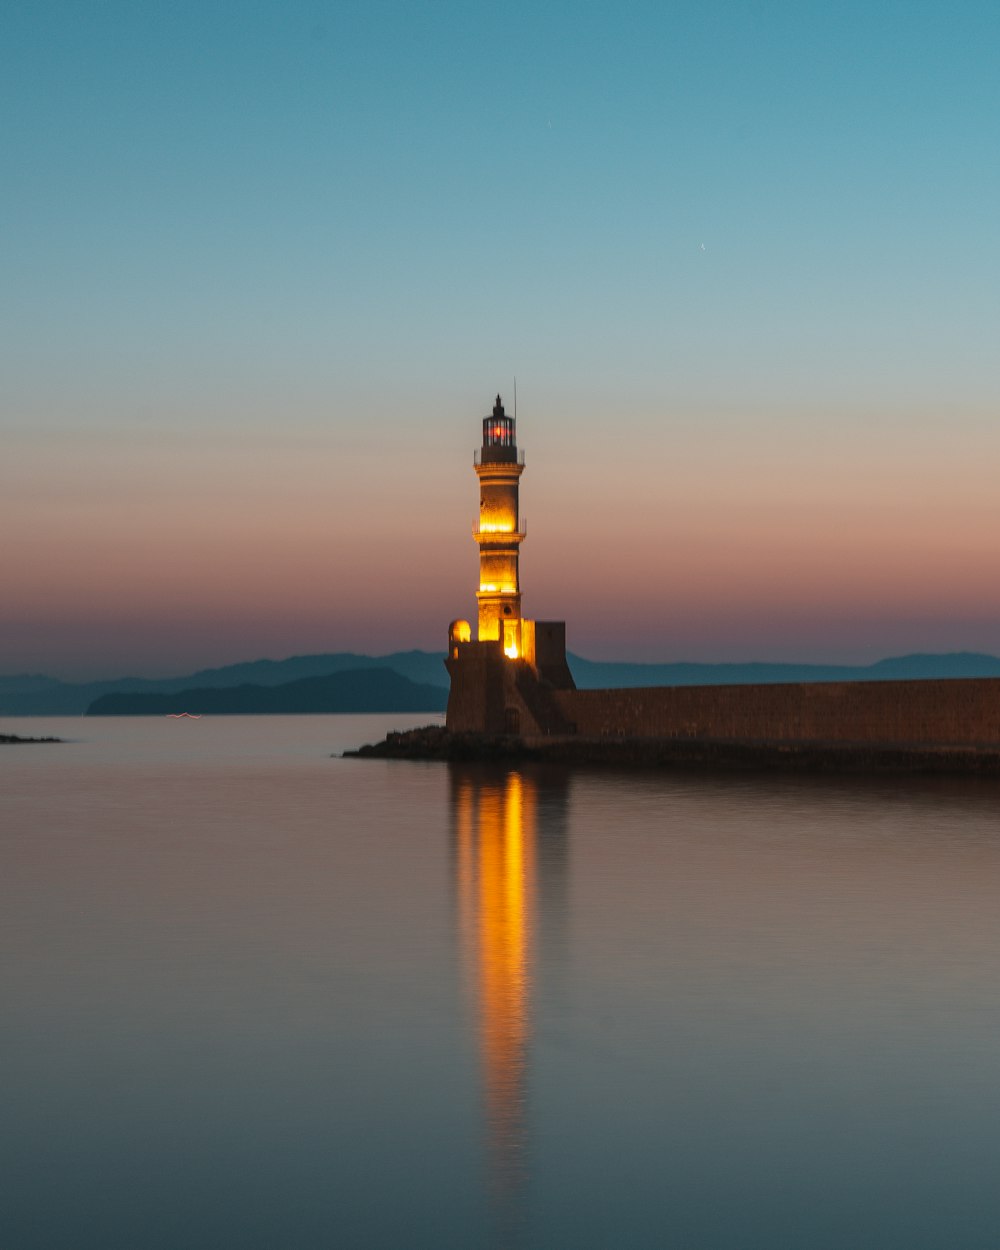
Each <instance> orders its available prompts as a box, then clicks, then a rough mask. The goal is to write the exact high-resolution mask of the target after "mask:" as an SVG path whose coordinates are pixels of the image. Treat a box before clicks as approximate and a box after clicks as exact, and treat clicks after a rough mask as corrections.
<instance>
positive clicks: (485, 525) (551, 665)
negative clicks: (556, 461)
mask: <svg viewBox="0 0 1000 1250" xmlns="http://www.w3.org/2000/svg"><path fill="white" fill-rule="evenodd" d="M473 467H474V468H475V471H476V477H477V478H478V480H479V517H478V519H477V520H476V523H475V525H474V526H473V527H472V536H473V538H474V539H475V540H476V544H477V546H478V548H479V588H478V590H477V591H476V603H477V606H478V609H479V634H478V637H477V639H476V641H475V642H473V640H472V626H471V625H470V623H469V622H468V621H466V620H461V619H460V620H454V621H452V622H451V624H450V625H449V626H448V655H447V658H446V659H445V667H446V668H447V669H448V675H449V677H450V678H451V688H450V690H449V692H448V714H447V719H446V724H447V726H448V728H449V729H450V730H451V731H452V732H453V733H486V734H518V735H521V736H529V737H530V736H537V735H543V734H553V733H572V732H573V727H572V724H571V722H569V721H568V720H567V719H566V717H565V716H564V715H563V714H562V712H561V710H560V707H559V704H558V700H557V699H556V692H557V691H560V690H573V689H575V687H574V684H573V675H572V673H571V672H570V671H569V665H568V664H567V663H566V624H565V622H564V621H534V620H531V621H528V620H525V619H524V617H523V616H522V615H521V580H520V575H519V572H518V556H519V554H520V551H521V543H522V542H523V541H524V529H525V527H524V518H523V517H522V516H521V508H520V501H519V499H518V488H519V486H520V482H521V474H522V473H523V472H524V453H523V452H521V451H518V449H517V431H516V429H515V428H514V418H513V417H510V416H508V415H507V413H506V412H504V407H503V400H502V399H501V398H500V396H499V395H498V396H497V398H496V403H495V404H494V405H493V411H492V412H491V413H490V415H489V416H488V417H484V418H483V443H482V446H481V447H479V448H478V449H477V450H476V452H475V455H474V457H473Z"/></svg>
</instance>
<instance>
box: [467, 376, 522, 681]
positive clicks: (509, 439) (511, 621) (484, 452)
mask: <svg viewBox="0 0 1000 1250" xmlns="http://www.w3.org/2000/svg"><path fill="white" fill-rule="evenodd" d="M473 464H474V467H475V470H476V477H478V478H479V519H478V521H477V522H476V525H475V527H474V529H473V537H474V538H475V540H476V542H477V543H478V545H479V589H478V591H477V592H476V600H477V603H478V605H479V641H480V642H500V643H502V644H503V651H504V654H505V655H506V656H507V657H508V658H509V659H512V660H516V659H517V658H518V657H519V656H520V655H521V654H522V650H523V648H522V637H521V633H522V630H521V583H520V579H519V576H518V553H519V551H520V546H521V543H522V542H523V541H524V523H523V521H522V520H521V513H520V507H519V502H518V484H519V480H520V477H521V474H522V473H523V472H524V452H523V451H522V452H519V451H518V449H517V430H516V428H515V422H514V418H513V417H509V416H508V415H507V414H506V413H505V412H504V407H503V401H502V400H501V398H500V396H499V395H497V398H496V403H495V404H494V405H493V411H492V413H491V414H490V415H489V416H488V417H484V418H483V445H482V447H481V448H480V449H479V450H478V451H477V452H476V453H475V457H474V461H473Z"/></svg>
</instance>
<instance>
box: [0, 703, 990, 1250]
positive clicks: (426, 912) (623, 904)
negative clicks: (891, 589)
mask: <svg viewBox="0 0 1000 1250" xmlns="http://www.w3.org/2000/svg"><path fill="white" fill-rule="evenodd" d="M426 719H427V718H426V717H411V718H405V717H391V718H385V717H319V716H317V717H257V718H252V717H247V718H241V717H232V718H216V719H207V718H206V719H203V720H200V721H186V722H185V721H180V722H178V721H170V720H166V719H163V720H159V719H157V720H152V719H149V720H146V719H95V720H88V719H82V718H81V719H74V720H65V721H49V720H30V721H20V722H18V721H11V720H7V721H5V722H3V723H2V724H0V730H8V731H11V730H12V731H14V732H18V731H20V732H22V733H36V734H37V733H42V732H55V733H58V734H60V735H61V736H64V737H66V738H68V739H70V741H68V742H67V743H66V744H64V745H58V746H37V747H0V999H2V1015H0V1047H2V1055H0V1059H2V1066H0V1175H2V1177H3V1183H2V1187H0V1246H2V1247H3V1248H4V1250H21V1248H22V1247H39V1248H43V1247H44V1248H45V1250H53V1248H61V1247H72V1248H74V1250H76V1248H89V1247H95V1248H96V1247H100V1248H101V1250H118V1248H122V1250H125V1248H128V1250H147V1248H148V1250H153V1248H160V1247H163V1248H169V1250H189V1248H196V1250H200V1248H202V1247H205V1248H208V1247H211V1248H213V1250H217V1248H218V1247H230V1246H231V1247H238V1248H240V1250H251V1248H256V1247H261V1248H267V1250H272V1248H273V1250H290V1248H295V1250H297V1248H298V1247H309V1248H312V1247H337V1248H339V1247H344V1248H345V1250H355V1248H357V1250H364V1248H365V1247H373V1248H382V1247H385V1248H389V1250H396V1248H399V1250H423V1248H424V1247H426V1248H427V1250H448V1248H450V1247H456V1248H461V1250H476V1248H479V1247H483V1248H493V1247H495V1248H497V1250H500V1248H504V1247H510V1248H513V1250H562V1248H563V1247H565V1248H566V1250H590V1248H591V1247H592V1248H593V1250H632V1248H635V1250H645V1248H646V1247H649V1248H650V1250H652V1248H656V1250H663V1248H673V1247H676V1248H677V1250H716V1248H718V1250H723V1248H724V1250H749V1248H751V1247H752V1248H754V1250H756V1248H760V1250H782V1248H785V1247H788V1248H795V1250H800V1248H802V1250H822V1248H824V1247H830V1248H836V1250H861V1248H867V1247H871V1248H872V1250H894V1248H896V1247H898V1248H899V1250H920V1248H923V1247H926V1248H927V1250H971V1248H972V1247H982V1248H983V1250H987V1248H988V1250H995V1248H996V1247H997V1246H998V1245H1000V1177H998V1166H1000V1050H998V1040H1000V916H998V907H997V900H998V887H1000V787H997V786H996V785H992V784H988V783H979V784H975V783H970V782H961V783H952V782H946V781H940V780H937V781H923V780H912V779H898V780H886V781H878V782H864V781H845V780H838V781H818V782H809V781H803V780H802V779H794V778H768V779H763V780H759V779H732V778H730V779H726V778H715V777H711V778H710V777H677V776H670V775H642V774H621V773H619V774H615V773H611V772H609V773H596V772H591V773H586V772H580V773H572V772H562V771H552V770H548V769H545V770H536V769H532V768H522V769H491V768H483V767H478V768H469V767H449V766H447V765H442V764H419V763H404V762H387V761H356V760H343V759H339V758H331V755H332V754H333V753H335V752H340V751H342V750H343V749H344V748H346V747H351V746H355V745H358V744H359V743H361V742H364V741H371V740H373V739H375V738H377V737H380V736H382V734H383V733H384V731H385V730H386V729H387V728H391V727H398V728H405V727H407V726H408V725H412V724H415V723H421V722H424V721H426Z"/></svg>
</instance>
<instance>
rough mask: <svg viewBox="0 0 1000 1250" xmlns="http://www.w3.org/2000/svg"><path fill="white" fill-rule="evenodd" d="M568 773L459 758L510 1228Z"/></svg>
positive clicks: (493, 1183) (562, 901) (488, 1096)
mask: <svg viewBox="0 0 1000 1250" xmlns="http://www.w3.org/2000/svg"><path fill="white" fill-rule="evenodd" d="M566 787H567V781H566V778H565V777H564V776H559V775H554V776H544V775H542V776H540V775H536V774H530V773H525V772H517V771H510V772H500V771H495V770H489V771H488V770H483V769H475V768H463V767H454V768H453V769H452V773H451V811H452V829H453V845H452V852H453V859H452V863H453V870H454V883H455V898H456V907H457V912H458V933H459V941H460V945H461V954H462V962H463V966H464V972H465V977H466V987H467V992H468V994H469V997H470V999H471V1001H472V1002H474V1004H475V1009H476V1015H477V1020H478V1032H479V1049H480V1061H481V1065H482V1082H483V1102H484V1111H485V1121H486V1151H485V1153H486V1158H487V1162H488V1169H489V1183H490V1187H491V1190H492V1194H493V1197H494V1200H495V1201H496V1203H497V1204H498V1206H499V1208H500V1211H501V1214H502V1216H503V1218H504V1223H505V1224H506V1225H507V1226H508V1227H507V1236H508V1238H510V1237H511V1236H512V1234H513V1228H512V1225H514V1224H516V1223H517V1222H518V1219H519V1212H520V1207H521V1203H522V1201H523V1195H524V1189H525V1185H526V1182H527V1180H528V1170H529V1169H528V1148H529V1129H530V1117H529V1056H530V1044H531V1033H532V1018H533V1010H532V1005H533V998H534V996H535V994H536V992H537V980H538V968H539V964H540V958H539V947H540V944H544V945H545V946H546V947H547V948H549V949H550V950H551V953H552V956H553V959H554V961H555V963H556V964H558V962H559V958H558V956H559V952H560V951H561V950H563V949H564V946H565V944H564V942H563V940H562V936H563V929H564V925H565V916H566V882H567V869H568V853H567V846H568V842H567V837H566Z"/></svg>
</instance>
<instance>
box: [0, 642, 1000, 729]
mask: <svg viewBox="0 0 1000 1250" xmlns="http://www.w3.org/2000/svg"><path fill="white" fill-rule="evenodd" d="M443 659H444V653H443V652H430V651H397V652H394V653H393V654H391V655H383V656H370V655H356V654H354V653H352V652H335V653H333V654H329V655H299V656H292V657H291V658H290V659H287V660H254V661H252V662H250V663H245V664H230V665H227V666H226V667H224V668H207V669H201V670H200V671H199V672H197V673H192V674H190V675H189V676H186V677H173V678H166V679H162V680H151V679H148V678H142V677H124V678H119V679H117V680H108V681H96V682H81V683H73V682H63V681H58V680H57V679H55V678H53V677H46V676H44V675H42V674H38V673H34V674H27V675H21V676H11V677H0V715H3V716H79V715H83V714H84V713H86V712H87V711H88V709H91V706H92V705H95V704H97V703H98V702H99V701H101V706H100V707H99V708H98V707H94V709H93V710H94V712H95V714H105V715H111V714H112V713H110V712H109V711H108V710H107V709H108V704H107V703H106V702H104V699H105V696H110V695H116V696H117V695H140V694H141V695H158V696H171V698H172V699H173V697H174V696H183V698H184V699H185V700H187V701H188V705H187V706H184V707H175V706H173V703H172V704H171V707H170V708H169V709H168V710H171V711H174V710H176V711H188V712H197V711H198V710H199V708H198V707H195V706H193V704H192V694H193V692H195V691H201V692H209V691H211V692H215V693H216V694H217V693H219V692H222V691H232V690H234V689H237V688H239V687H244V688H248V689H249V690H251V691H255V692H257V693H255V694H253V695H251V694H247V693H244V694H241V695H239V696H235V695H234V696H232V698H231V700H230V703H231V707H230V708H229V709H228V710H231V711H235V710H243V711H248V712H249V711H259V712H276V711H279V710H280V711H292V710H300V711H326V710H330V711H358V712H381V711H385V712H403V711H418V712H422V711H427V712H432V711H439V710H440V709H441V708H442V707H443V706H444V700H445V699H446V697H447V689H448V674H447V672H446V671H445V667H444V664H443V663H442V661H443ZM569 665H570V668H571V669H572V672H573V676H574V678H575V679H576V683H577V685H578V686H579V687H580V688H581V689H584V690H587V689H600V688H602V687H615V686H618V687H635V686H720V685H746V684H747V683H751V682H760V683H763V684H769V683H772V682H793V681H890V680H903V679H907V680H919V679H921V678H932V677H1000V659H998V658H997V657H996V656H993V655H977V654H974V653H971V652H966V651H961V652H952V653H948V654H944V655H904V656H899V657H896V658H894V659H888V660H880V661H879V662H878V663H877V664H869V665H863V666H848V665H835V664H760V663H748V664H684V663H681V664H629V663H617V662H610V661H609V662H602V661H595V660H585V659H583V658H582V657H580V656H577V655H570V656H569ZM387 669H388V670H391V671H392V674H393V675H394V676H396V677H399V678H402V679H404V683H403V684H398V685H390V684H389V683H388V682H387V680H386V678H385V677H384V676H380V675H377V674H379V673H384V671H385V670H387ZM365 672H367V673H368V674H369V677H368V679H367V684H366V680H365V679H364V678H363V677H362V676H361V674H363V673H365ZM338 673H340V674H348V673H353V674H355V676H353V677H352V678H351V681H350V683H347V684H344V685H342V686H341V689H340V691H339V692H336V691H335V688H334V687H335V683H334V684H329V683H327V684H324V683H323V681H322V679H325V678H330V677H332V676H334V675H335V674H338ZM310 684H311V685H312V686H313V687H314V689H313V690H312V691H311V692H310V690H308V689H307V686H309V685H310ZM276 687H283V688H285V689H284V693H283V694H281V695H280V696H273V697H272V696H271V695H269V694H267V691H268V690H271V689H273V688H276ZM291 687H296V689H291ZM414 689H415V690H416V692H417V693H416V694H414ZM348 690H350V691H351V693H350V695H348V693H347V692H348ZM341 698H342V699H348V698H349V699H350V700H352V701H353V702H352V703H351V706H350V707H347V706H338V707H336V708H335V707H333V706H329V707H327V706H320V705H323V704H325V703H329V702H330V701H331V700H335V699H341ZM414 698H415V699H417V702H416V703H414V702H413V701H412V700H413V699H414ZM240 700H242V701H243V702H242V703H241V704H240V706H239V708H237V706H236V704H237V703H239V702H240ZM386 700H388V703H389V704H391V706H390V705H388V704H387V702H386ZM280 701H284V703H285V706H282V707H280V708H279V707H277V706H275V703H276V702H280ZM289 701H292V702H297V703H298V704H299V706H297V707H296V708H292V707H291V706H289V705H288V702H289ZM310 701H313V703H315V704H316V706H312V707H307V706H305V704H307V703H309V702H310ZM223 702H225V701H223ZM149 706H150V707H152V706H153V705H152V704H150V705H149ZM213 710H214V709H213ZM218 710H220V711H221V710H223V709H222V708H221V706H220V707H219V709H218ZM114 714H118V715H121V714H127V713H125V712H119V713H114ZM146 714H148V715H158V714H161V713H159V712H153V711H149V712H148V713H146Z"/></svg>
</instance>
